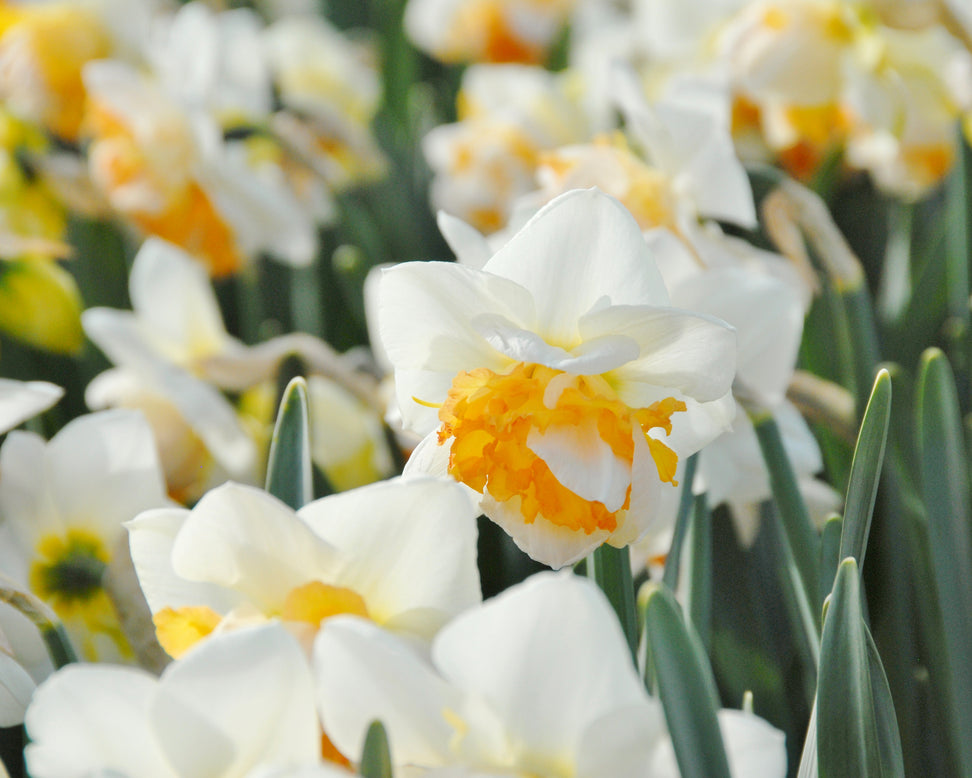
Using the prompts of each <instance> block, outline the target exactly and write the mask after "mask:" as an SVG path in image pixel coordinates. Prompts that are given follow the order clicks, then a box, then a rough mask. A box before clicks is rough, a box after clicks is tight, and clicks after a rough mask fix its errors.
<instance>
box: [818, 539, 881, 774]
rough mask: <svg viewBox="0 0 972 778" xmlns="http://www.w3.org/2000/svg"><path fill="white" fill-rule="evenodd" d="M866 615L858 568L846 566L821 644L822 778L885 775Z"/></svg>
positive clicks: (837, 583) (840, 569)
mask: <svg viewBox="0 0 972 778" xmlns="http://www.w3.org/2000/svg"><path fill="white" fill-rule="evenodd" d="M879 742H880V741H879V739H878V722H877V716H876V714H875V705H874V696H873V691H872V686H871V675H870V671H869V659H868V647H867V637H866V629H865V627H864V619H863V613H862V610H861V586H860V580H859V576H858V565H857V562H856V561H855V560H854V559H853V557H849V558H847V559H845V560H844V561H843V562H841V564H840V566H839V567H838V569H837V578H836V580H835V582H834V590H833V593H832V594H831V600H830V603H829V607H828V608H827V612H826V616H825V619H824V625H823V634H822V636H821V642H820V667H819V671H818V673H817V769H818V774H819V776H820V778H831V777H833V778H844V777H845V776H846V778H851V776H854V777H855V778H858V777H859V776H865V775H866V776H874V777H875V778H879V777H880V776H883V775H884V772H883V764H884V763H883V761H882V756H881V752H880V747H879Z"/></svg>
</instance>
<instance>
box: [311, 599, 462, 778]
mask: <svg viewBox="0 0 972 778" xmlns="http://www.w3.org/2000/svg"><path fill="white" fill-rule="evenodd" d="M314 670H315V676H316V679H317V694H318V708H319V710H320V714H321V721H322V722H323V724H324V728H325V730H326V731H327V733H328V736H329V737H330V738H331V740H332V741H333V742H334V744H335V745H336V746H337V747H338V749H340V750H341V752H342V753H345V754H360V753H361V751H362V747H363V745H364V736H365V732H366V731H367V728H368V725H369V724H370V723H371V722H372V721H375V720H379V721H381V722H382V723H383V724H384V725H385V728H386V729H387V730H388V732H390V733H393V734H392V736H391V738H390V747H391V752H392V761H393V764H412V765H416V766H423V767H434V766H437V765H441V764H442V762H443V757H444V755H445V754H447V753H448V752H449V742H450V740H451V739H452V737H453V736H454V734H455V732H454V730H453V728H452V727H451V726H450V725H449V724H448V723H447V716H448V712H449V711H457V710H458V708H459V700H458V697H457V695H456V694H455V692H454V691H453V690H452V689H450V688H449V687H448V685H447V684H445V683H444V682H443V681H442V679H441V678H439V677H438V675H436V673H435V672H434V671H433V670H432V668H431V667H429V666H428V665H427V664H426V663H424V662H423V661H422V660H420V659H419V658H418V657H417V656H416V655H415V654H414V653H412V651H411V650H410V649H409V648H407V647H406V646H405V645H404V644H403V643H402V642H401V641H399V640H397V639H396V638H394V637H393V636H392V635H390V634H389V633H386V632H384V631H382V630H381V629H379V628H378V627H377V626H375V625H374V624H371V623H370V622H366V621H363V620H361V619H357V618H354V617H350V616H335V617H334V618H332V619H328V620H327V621H326V622H325V623H324V625H323V626H322V627H321V630H320V632H319V633H318V635H317V639H316V640H315V643H314Z"/></svg>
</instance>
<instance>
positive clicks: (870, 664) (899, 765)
mask: <svg viewBox="0 0 972 778" xmlns="http://www.w3.org/2000/svg"><path fill="white" fill-rule="evenodd" d="M864 638H865V639H866V641H867V670H868V674H869V676H870V679H871V698H872V699H873V700H874V723H875V727H876V729H877V737H878V753H879V754H880V755H881V775H886V776H892V778H904V774H905V769H904V754H903V752H902V750H901V737H900V735H899V734H898V733H899V730H898V718H897V716H896V715H895V712H894V700H892V699H891V687H890V685H889V684H888V677H887V675H886V674H885V672H884V665H883V664H882V663H881V655H880V654H879V653H878V650H877V645H876V644H875V643H874V638H873V637H871V631H870V630H869V629H868V628H867V625H866V624H865V625H864Z"/></svg>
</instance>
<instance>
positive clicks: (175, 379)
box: [81, 308, 257, 480]
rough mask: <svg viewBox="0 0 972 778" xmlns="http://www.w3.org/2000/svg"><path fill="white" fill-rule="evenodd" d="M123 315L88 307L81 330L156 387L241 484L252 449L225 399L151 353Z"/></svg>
mask: <svg viewBox="0 0 972 778" xmlns="http://www.w3.org/2000/svg"><path fill="white" fill-rule="evenodd" d="M123 313H124V311H113V310H111V309H108V308H90V309H88V310H87V311H85V312H84V313H83V314H82V317H81V322H82V324H83V325H84V328H85V332H86V333H87V335H88V337H89V338H91V339H92V340H93V341H94V342H95V343H96V344H97V345H98V346H99V347H100V348H101V349H102V351H104V352H105V354H106V355H107V356H108V358H109V359H110V360H111V361H112V362H114V363H115V364H116V365H119V366H121V367H127V368H130V369H132V370H134V371H135V372H136V373H138V374H139V376H140V377H141V378H142V379H143V380H145V381H146V382H147V383H148V384H149V385H152V386H156V387H158V389H159V391H160V393H162V394H164V395H165V396H166V397H168V398H169V399H170V400H171V401H172V404H173V405H175V407H176V408H177V409H178V410H179V412H180V413H181V414H182V415H183V416H184V417H185V419H186V421H188V422H189V424H190V425H191V426H192V427H193V429H194V430H195V431H196V433H197V434H198V435H199V437H200V438H201V439H202V440H203V442H204V443H205V444H206V447H207V448H208V449H209V450H210V451H211V452H212V454H213V456H214V457H215V458H216V459H217V460H218V461H219V462H220V464H222V465H223V466H224V467H225V468H226V470H227V471H229V473H230V474H231V475H232V476H233V477H234V478H238V479H240V480H246V479H247V478H250V477H252V471H253V469H254V466H255V464H256V456H257V453H256V445H255V444H254V442H253V440H252V439H251V438H250V436H249V435H248V434H247V433H246V431H245V430H244V429H243V426H242V425H241V423H240V421H239V419H238V418H237V416H236V412H235V411H234V410H233V406H232V405H230V403H229V401H228V400H227V399H226V398H225V397H224V396H223V395H222V394H220V392H219V391H217V390H216V389H215V388H214V387H212V386H210V385H209V384H207V383H205V382H204V381H200V380H199V379H198V378H196V377H194V376H193V375H191V374H190V373H188V372H186V371H185V370H183V369H182V368H180V367H178V366H176V365H174V364H171V363H169V362H167V361H166V360H165V359H163V358H162V357H161V356H160V355H159V354H158V353H156V352H154V351H153V350H152V348H151V347H150V346H147V342H146V340H145V338H144V336H143V335H142V334H141V332H140V329H139V326H138V323H137V322H136V321H134V320H133V319H131V318H130V317H125V316H119V315H118V314H123Z"/></svg>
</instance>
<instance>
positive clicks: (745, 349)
mask: <svg viewBox="0 0 972 778" xmlns="http://www.w3.org/2000/svg"><path fill="white" fill-rule="evenodd" d="M673 299H674V302H675V303H676V304H677V305H679V306H680V307H682V308H685V309H687V310H691V311H698V312H700V313H706V314H709V315H712V316H716V317H719V318H720V319H723V320H725V321H726V322H728V323H729V324H730V325H731V326H733V327H734V328H735V330H736V339H737V348H738V357H737V367H736V373H737V375H736V383H737V384H742V385H743V386H745V387H746V389H747V391H748V392H750V393H751V394H752V395H754V396H755V397H757V398H759V399H760V400H761V401H762V402H763V403H764V404H766V405H768V406H770V407H774V406H776V405H779V404H780V403H781V402H783V398H784V396H785V394H786V388H787V385H788V384H789V382H790V378H791V377H792V375H793V368H794V365H795V364H796V357H797V350H798V349H799V346H800V337H801V335H802V333H803V308H802V305H801V300H800V294H799V291H798V290H797V289H796V288H795V287H794V286H793V285H792V284H788V283H785V282H784V281H782V280H779V279H776V278H773V277H772V276H769V275H765V274H762V273H754V272H752V271H748V270H743V269H741V268H725V269H715V270H711V271H709V272H707V273H702V274H700V275H698V276H696V277H694V278H692V279H691V280H690V281H687V282H686V283H684V284H681V285H680V286H679V287H678V288H677V289H676V290H675V291H674V292H673Z"/></svg>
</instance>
